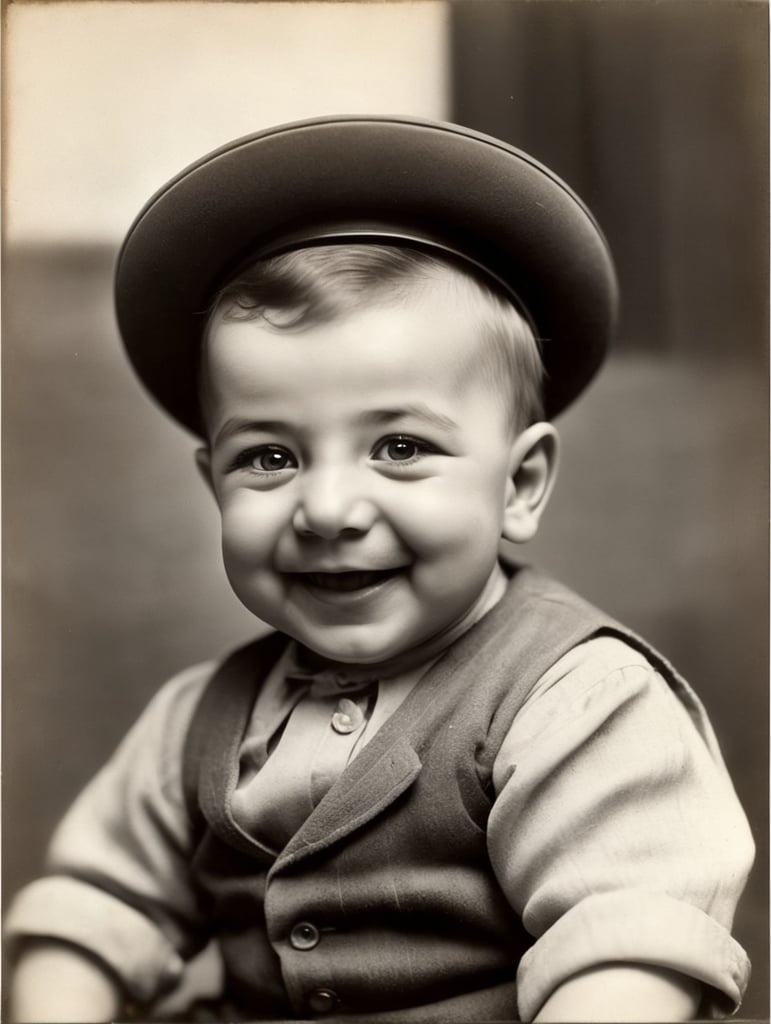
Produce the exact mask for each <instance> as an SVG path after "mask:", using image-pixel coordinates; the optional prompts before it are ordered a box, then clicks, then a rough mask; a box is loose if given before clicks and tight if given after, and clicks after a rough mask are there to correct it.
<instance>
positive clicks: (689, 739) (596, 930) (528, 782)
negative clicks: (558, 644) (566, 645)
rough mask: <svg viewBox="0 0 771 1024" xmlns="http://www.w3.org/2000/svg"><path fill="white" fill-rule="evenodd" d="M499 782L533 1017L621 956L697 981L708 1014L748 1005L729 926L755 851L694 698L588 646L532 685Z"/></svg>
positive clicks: (492, 829) (641, 662)
mask: <svg viewBox="0 0 771 1024" xmlns="http://www.w3.org/2000/svg"><path fill="white" fill-rule="evenodd" d="M700 722H701V723H704V724H703V726H702V730H701V731H700V728H699V725H698V723H700ZM493 781H494V784H495V788H496V793H497V796H496V801H495V804H494V807H493V811H492V814H491V817H490V823H489V828H488V842H489V850H490V857H491V862H492V864H493V868H494V870H495V873H496V876H497V878H498V880H499V882H500V884H501V886H502V888H503V890H504V892H505V893H506V896H507V898H508V899H509V901H510V902H511V904H512V906H513V907H514V909H515V910H516V911H517V912H518V913H519V914H520V916H521V918H522V921H523V923H524V925H525V927H526V928H527V930H528V931H529V932H530V933H531V935H533V936H534V938H535V940H536V941H535V943H534V945H533V946H532V948H531V949H530V950H529V952H528V953H527V954H526V955H525V956H524V957H523V959H522V961H521V964H520V967H519V973H518V991H519V997H518V998H519V1004H520V1007H519V1008H520V1014H521V1016H522V1018H523V1019H524V1020H530V1019H532V1018H533V1016H534V1015H535V1014H536V1013H537V1012H538V1010H539V1008H540V1007H541V1005H543V1003H544V1002H545V1001H546V999H547V998H548V997H549V996H550V995H551V993H552V992H554V991H555V990H556V988H558V987H559V985H560V984H562V983H563V982H564V981H566V980H567V979H568V978H570V977H571V976H572V975H574V974H576V973H577V972H578V971H581V970H584V969H586V968H591V967H593V966H599V965H600V964H605V963H609V962H619V961H622V962H630V963H638V964H646V965H654V966H659V967H666V968H669V969H672V970H675V971H680V972H682V973H683V974H686V975H689V976H690V977H693V978H696V979H698V980H699V981H701V982H703V983H704V985H705V986H706V987H705V997H706V999H705V1012H707V1013H711V1014H713V1015H716V1016H721V1015H725V1014H726V1013H730V1012H731V1011H732V1010H734V1009H735V1008H736V1007H737V1006H738V1004H739V1002H740V1000H741V997H742V995H743V992H744V989H745V988H746V984H747V980H748V976H749V964H748V961H747V957H746V955H745V954H744V952H743V950H742V949H741V947H740V946H738V945H737V943H735V942H734V940H733V939H732V938H731V936H730V928H731V925H732V922H733V916H734V913H735V909H736V904H737V902H738V899H739V896H740V895H741V892H742V890H743V888H744V885H745V883H746V878H747V874H748V872H749V868H750V866H751V863H752V858H753V852H754V849H753V844H752V839H751V836H750V832H749V828H748V825H747V822H746V819H745V817H744V814H743V811H742V809H741V807H740V806H739V803H738V800H737V798H736V794H735V792H734V790H733V787H732V785H731V782H730V779H729V778H728V775H727V773H726V771H725V768H724V766H723V764H722V761H721V759H720V756H719V754H718V753H717V749H716V745H715V742H714V737H713V736H712V734H711V730H709V727H708V725H707V724H706V719H705V717H704V714H703V710H702V709H701V707H700V705H699V704H698V701H697V700H696V698H695V697H693V695H692V694H691V693H690V691H687V690H683V691H681V690H680V689H678V691H677V692H674V691H673V690H671V689H670V687H669V686H668V684H667V683H666V681H665V680H664V679H662V677H661V676H660V675H658V674H657V673H656V672H655V670H654V669H653V668H652V667H651V666H650V664H648V662H647V661H646V660H645V659H644V658H643V656H642V655H640V654H639V653H638V652H637V651H635V650H633V649H632V648H630V647H629V646H628V645H626V644H624V643H623V642H622V641H620V640H617V639H614V638H602V639H596V640H592V641H589V642H588V643H586V644H583V645H581V646H580V647H579V648H576V650H575V651H573V652H571V654H570V655H568V656H567V658H565V659H562V661H561V662H560V663H559V664H558V665H557V666H555V668H554V669H553V670H552V671H551V672H550V673H549V675H548V677H544V680H542V682H541V684H539V686H538V688H537V690H536V691H534V693H533V695H532V696H531V698H530V699H529V700H528V702H527V703H526V705H525V706H524V708H523V709H522V711H521V712H520V715H519V716H518V717H517V719H516V720H515V722H514V724H513V726H512V728H511V730H510V732H509V735H508V736H507V738H506V740H505V741H504V744H503V745H502V747H501V751H500V752H499V754H498V757H497V759H496V763H495V767H494V774H493Z"/></svg>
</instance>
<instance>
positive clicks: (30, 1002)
mask: <svg viewBox="0 0 771 1024" xmlns="http://www.w3.org/2000/svg"><path fill="white" fill-rule="evenodd" d="M123 1009H124V1004H123V998H122V993H121V990H120V987H119V986H118V984H117V982H116V981H115V979H114V978H113V977H112V975H111V974H109V973H108V972H107V971H106V970H105V969H104V968H103V967H101V965H100V964H98V962H97V961H96V960H92V959H91V958H90V957H88V956H86V955H85V954H83V953H81V952H80V951H79V950H78V949H76V948H75V947H74V946H67V945H66V944H65V943H60V942H49V941H47V940H41V941H36V942H33V943H31V944H30V945H29V946H28V947H27V948H26V949H25V951H24V952H23V953H22V955H21V957H20V959H19V962H18V964H17V966H16V970H15V972H14V977H13V984H12V987H11V1013H10V1017H11V1020H13V1021H15V1022H17V1024H27V1022H34V1021H37V1022H38V1024H53V1022H55V1021H60V1022H62V1024H69V1022H72V1021H80V1022H82V1024H86V1022H100V1021H110V1020H115V1019H116V1018H117V1017H119V1016H120V1015H121V1012H122V1011H123Z"/></svg>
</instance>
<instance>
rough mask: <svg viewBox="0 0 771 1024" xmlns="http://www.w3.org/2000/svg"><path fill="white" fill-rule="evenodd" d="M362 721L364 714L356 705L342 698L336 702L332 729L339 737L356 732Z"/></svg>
mask: <svg viewBox="0 0 771 1024" xmlns="http://www.w3.org/2000/svg"><path fill="white" fill-rule="evenodd" d="M363 721H364V712H363V711H362V710H361V708H360V707H359V705H358V704H356V703H355V702H354V701H352V700H349V699H348V698H347V697H343V698H342V700H339V701H338V702H337V707H336V708H335V713H334V714H333V715H332V728H333V729H334V730H335V732H336V733H339V734H340V735H341V736H346V735H347V734H348V733H350V732H356V730H357V729H358V728H359V726H360V725H361V723H362V722H363Z"/></svg>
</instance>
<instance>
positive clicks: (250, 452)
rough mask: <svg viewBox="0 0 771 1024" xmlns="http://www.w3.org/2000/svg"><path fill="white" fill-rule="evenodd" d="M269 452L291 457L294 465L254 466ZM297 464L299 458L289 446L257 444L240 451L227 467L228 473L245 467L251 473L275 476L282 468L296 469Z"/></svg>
mask: <svg viewBox="0 0 771 1024" xmlns="http://www.w3.org/2000/svg"><path fill="white" fill-rule="evenodd" d="M269 452H279V453H281V454H283V455H286V456H288V457H289V459H290V460H291V461H292V463H293V465H291V466H282V467H281V468H280V469H272V470H271V469H258V468H257V467H256V466H253V465H252V463H253V462H254V461H255V460H256V459H257V458H258V457H259V456H260V455H267V454H268V453H269ZM296 466H297V460H296V459H295V457H294V455H293V454H292V453H291V452H290V451H289V449H288V448H284V446H283V445H280V444H257V445H254V446H253V447H252V448H245V449H244V450H243V451H242V452H238V454H237V455H236V457H235V458H234V459H233V460H232V462H231V463H230V464H229V465H228V467H227V472H228V473H234V472H236V471H237V470H239V469H245V470H247V471H248V472H250V473H258V474H264V475H265V476H273V475H274V474H276V473H280V472H281V469H294V468H295V467H296Z"/></svg>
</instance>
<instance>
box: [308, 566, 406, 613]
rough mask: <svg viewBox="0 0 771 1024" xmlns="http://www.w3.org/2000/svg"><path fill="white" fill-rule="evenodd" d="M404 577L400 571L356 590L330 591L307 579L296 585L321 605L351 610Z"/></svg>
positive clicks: (378, 594) (402, 571)
mask: <svg viewBox="0 0 771 1024" xmlns="http://www.w3.org/2000/svg"><path fill="white" fill-rule="evenodd" d="M403 575H404V570H398V571H396V572H394V573H393V574H392V575H390V576H384V577H382V578H381V579H379V580H376V581H375V582H374V583H369V584H367V586H364V587H359V588H357V589H356V590H330V589H328V588H327V587H319V586H316V584H314V583H311V582H309V581H308V580H307V579H298V580H297V581H296V584H297V586H299V587H300V588H301V589H302V590H303V591H304V592H305V593H306V594H309V595H310V596H311V597H312V598H313V599H314V600H315V601H319V602H321V604H327V605H332V606H333V607H336V608H340V607H346V608H350V607H353V606H355V605H359V604H364V603H365V602H366V601H369V600H371V599H372V598H374V597H377V596H380V595H381V594H382V593H384V592H385V591H386V590H389V589H390V588H391V587H393V586H394V585H395V584H396V583H397V582H398V581H399V580H400V579H401V577H402V576H403Z"/></svg>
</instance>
